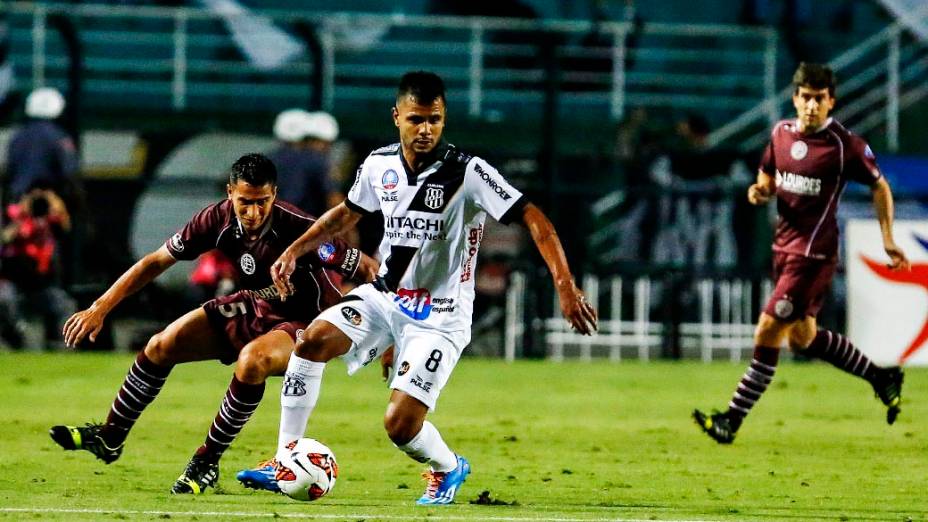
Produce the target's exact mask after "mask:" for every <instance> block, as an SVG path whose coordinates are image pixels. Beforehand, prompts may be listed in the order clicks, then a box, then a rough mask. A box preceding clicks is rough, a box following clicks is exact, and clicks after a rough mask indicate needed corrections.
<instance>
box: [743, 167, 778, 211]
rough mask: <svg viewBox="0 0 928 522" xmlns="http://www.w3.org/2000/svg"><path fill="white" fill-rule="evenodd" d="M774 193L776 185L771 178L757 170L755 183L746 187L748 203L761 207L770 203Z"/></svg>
mask: <svg viewBox="0 0 928 522" xmlns="http://www.w3.org/2000/svg"><path fill="white" fill-rule="evenodd" d="M776 191H777V185H776V182H775V180H774V179H773V176H771V175H770V174H767V173H766V172H764V171H762V170H758V171H757V182H755V183H754V184H753V185H751V186H750V187H748V201H749V202H750V203H751V204H752V205H763V204H765V203H767V202H768V201H770V198H772V197H773V195H774V194H775V193H776Z"/></svg>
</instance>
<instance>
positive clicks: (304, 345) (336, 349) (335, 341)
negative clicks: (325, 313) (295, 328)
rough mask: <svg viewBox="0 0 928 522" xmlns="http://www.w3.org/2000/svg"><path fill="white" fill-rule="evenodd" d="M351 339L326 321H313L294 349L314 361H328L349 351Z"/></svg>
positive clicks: (298, 354) (302, 356)
mask: <svg viewBox="0 0 928 522" xmlns="http://www.w3.org/2000/svg"><path fill="white" fill-rule="evenodd" d="M350 348H351V339H349V338H348V336H347V335H345V334H344V333H343V332H342V331H341V330H339V329H338V328H336V327H335V326H333V325H332V324H331V323H328V322H326V321H313V322H312V323H311V324H310V325H309V328H307V329H306V331H305V332H303V338H302V339H301V340H300V341H299V342H298V343H297V344H296V349H295V350H294V351H295V352H296V354H297V356H299V357H301V358H303V359H309V360H310V361H314V362H328V361H330V360H332V359H334V358H336V357H339V356H341V355H344V354H346V353H348V350H349V349H350Z"/></svg>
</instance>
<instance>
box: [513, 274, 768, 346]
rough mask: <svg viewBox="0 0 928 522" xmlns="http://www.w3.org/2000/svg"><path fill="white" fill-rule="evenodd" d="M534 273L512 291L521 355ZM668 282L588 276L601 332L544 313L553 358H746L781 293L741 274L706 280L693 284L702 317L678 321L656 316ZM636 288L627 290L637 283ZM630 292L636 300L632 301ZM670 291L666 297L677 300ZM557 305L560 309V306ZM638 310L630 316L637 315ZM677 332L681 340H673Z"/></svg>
mask: <svg viewBox="0 0 928 522" xmlns="http://www.w3.org/2000/svg"><path fill="white" fill-rule="evenodd" d="M525 278H526V276H525V275H524V274H522V273H519V272H515V273H513V274H512V276H511V283H510V286H509V290H508V294H507V303H509V305H510V306H508V307H507V314H506V321H505V324H506V328H505V342H504V346H505V353H504V355H505V358H506V359H507V360H510V361H511V360H513V359H515V357H516V356H517V348H518V347H519V346H521V345H522V343H523V340H524V334H525V326H524V325H525V322H524V320H523V318H522V315H521V314H522V309H521V308H520V307H519V306H518V303H524V302H525V300H526V298H527V295H526V286H525ZM661 284H662V282H661V280H660V279H653V278H651V277H648V276H643V277H628V278H623V277H612V278H609V279H606V280H601V279H600V278H599V277H596V276H591V275H588V276H586V277H584V278H583V285H582V286H583V292H584V294H585V295H586V296H587V298H588V299H589V300H590V302H591V304H592V305H593V307H594V308H596V309H597V310H599V311H600V319H599V331H598V332H597V333H596V334H595V335H592V336H586V335H581V334H579V333H577V332H575V331H573V330H572V329H571V328H570V325H569V324H568V323H567V321H566V320H565V319H564V318H563V317H561V316H560V315H559V313H557V312H555V315H554V316H552V317H548V318H544V319H543V320H542V324H543V336H544V339H545V345H546V347H547V352H546V353H547V357H548V359H550V360H553V361H562V360H564V359H566V358H568V357H573V358H577V359H579V360H581V361H590V360H593V359H594V358H601V359H607V360H610V361H613V362H619V361H621V360H623V358H625V357H627V355H625V354H626V353H632V354H633V356H636V357H637V358H638V359H639V360H642V361H647V360H651V359H653V358H655V357H657V356H661V355H665V352H666V351H667V349H668V347H670V346H672V345H674V344H676V350H677V352H678V354H679V355H682V356H684V357H691V356H694V357H698V358H699V359H700V360H702V361H703V362H711V361H713V360H714V359H715V357H716V356H717V355H718V354H719V353H721V354H723V355H725V356H727V358H728V359H729V360H731V361H734V362H737V361H741V359H742V357H743V356H744V355H745V354H747V353H750V351H751V350H753V348H754V323H755V319H756V318H757V316H758V315H759V313H760V311H761V310H762V308H763V306H764V304H765V302H766V300H767V298H768V297H769V295H770V294H771V292H772V291H773V288H772V284H771V282H770V281H769V280H767V279H763V280H761V281H752V280H748V279H741V278H734V277H730V278H725V277H720V278H702V279H696V280H693V281H692V282H691V284H692V286H693V287H694V288H693V289H694V290H695V293H696V295H697V299H696V301H697V305H696V310H695V314H690V315H689V316H687V317H681V318H678V319H679V320H678V321H675V320H674V319H669V318H655V315H654V313H653V309H654V308H655V306H654V305H655V303H654V301H655V295H657V294H658V293H659V292H658V291H657V289H656V287H657V286H660V285H661ZM629 285H630V288H631V291H626V290H625V287H626V286H629ZM629 294H630V295H629ZM627 295H629V297H630V298H631V303H624V302H623V300H624V299H627V297H626V296H627ZM673 297H674V296H667V295H664V296H662V298H673ZM553 310H555V311H557V310H560V307H559V306H558V304H557V303H555V304H554V307H553ZM629 312H630V313H629ZM672 337H675V338H672Z"/></svg>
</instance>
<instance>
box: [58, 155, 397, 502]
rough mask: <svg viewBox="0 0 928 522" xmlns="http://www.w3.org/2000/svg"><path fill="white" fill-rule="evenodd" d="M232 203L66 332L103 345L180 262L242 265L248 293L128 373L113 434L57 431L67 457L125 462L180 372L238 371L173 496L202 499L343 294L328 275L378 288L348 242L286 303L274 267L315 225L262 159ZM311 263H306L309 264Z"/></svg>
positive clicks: (155, 349) (205, 214)
mask: <svg viewBox="0 0 928 522" xmlns="http://www.w3.org/2000/svg"><path fill="white" fill-rule="evenodd" d="M227 192H228V199H226V200H224V201H222V202H220V203H216V204H213V205H210V206H208V207H206V208H205V209H203V210H201V211H200V212H199V213H197V214H196V215H195V216H194V217H193V219H191V220H190V222H189V223H187V225H186V226H184V228H183V229H181V231H180V232H178V233H177V234H175V235H174V236H173V237H171V238H170V239H168V240H167V241H166V242H165V244H164V245H163V246H162V247H161V248H159V249H158V250H156V251H154V252H152V253H150V254H148V255H147V256H145V257H144V258H142V259H141V260H140V261H138V262H137V263H136V264H135V265H133V266H132V268H130V269H129V270H128V271H126V273H124V274H123V275H122V276H121V277H120V278H119V280H117V281H116V282H115V283H114V284H113V286H111V287H110V288H109V290H107V291H106V292H105V293H104V294H103V295H102V296H101V297H100V298H99V299H97V300H96V301H95V302H94V303H93V304H92V305H91V306H90V308H88V309H86V310H83V311H81V312H78V313H76V314H74V315H73V316H72V317H71V318H70V319H68V321H67V322H66V323H65V326H64V338H65V342H66V343H67V344H68V346H75V345H76V344H78V343H79V342H81V341H82V340H83V339H84V338H85V337H88V336H89V338H90V340H91V341H93V340H95V339H96V336H97V334H98V333H99V332H100V329H101V328H102V326H103V321H104V319H105V318H106V316H107V315H108V314H109V312H110V311H111V310H112V309H113V308H114V307H115V306H116V305H117V304H119V302H120V301H122V300H123V299H124V298H125V297H126V296H128V295H130V294H132V293H134V292H136V291H138V290H139V289H141V288H142V287H143V286H145V285H146V284H148V283H149V282H150V281H152V280H153V279H155V277H157V276H158V275H159V274H161V273H162V272H164V271H165V270H167V269H168V268H170V267H171V266H172V265H174V263H176V262H177V261H179V260H191V259H196V258H197V257H198V256H199V255H200V254H203V253H204V252H207V251H209V250H213V249H217V250H219V251H220V252H222V253H223V254H225V255H226V256H227V257H228V258H229V259H232V260H234V262H235V264H236V265H237V270H238V274H237V275H238V280H239V288H240V289H239V290H238V291H237V292H235V293H233V294H231V295H228V296H225V297H219V298H216V299H213V300H211V301H208V302H206V303H205V304H204V305H203V306H201V307H200V308H197V309H195V310H193V311H191V312H188V313H187V314H185V315H183V316H181V317H180V318H179V319H177V320H175V321H174V322H173V323H171V324H170V325H168V326H167V328H165V329H164V330H162V331H161V332H159V333H157V334H155V335H154V336H152V338H151V339H150V340H149V341H148V345H147V346H146V347H145V349H144V350H142V351H141V352H140V353H139V355H138V357H137V358H136V360H135V364H133V365H132V367H131V368H130V369H129V372H128V375H127V376H126V379H125V381H124V382H123V384H122V386H121V387H120V389H119V392H118V393H117V395H116V398H115V400H114V401H113V404H112V406H111V408H110V412H109V415H108V416H107V419H106V423H105V424H87V425H86V427H73V426H54V427H53V428H52V429H51V431H50V434H51V437H52V439H54V440H55V442H57V443H58V444H59V445H60V446H61V447H63V448H64V449H67V450H86V451H89V452H91V453H93V454H94V455H96V456H97V458H99V459H101V460H103V461H104V462H106V463H107V464H109V463H110V462H113V461H115V460H116V459H118V458H119V456H120V454H121V453H122V450H123V445H124V443H125V440H126V437H127V436H128V434H129V430H130V429H132V426H133V425H134V424H135V422H136V421H137V420H138V418H139V416H140V415H141V414H142V411H143V410H144V409H145V407H146V406H148V405H149V404H150V403H151V402H152V401H153V400H154V399H155V397H156V396H157V395H158V392H159V391H160V390H161V387H162V386H163V385H164V382H165V380H166V379H167V377H168V374H169V373H170V371H171V368H173V367H174V365H176V364H181V363H186V362H192V361H203V360H210V359H218V360H219V361H221V362H223V363H224V364H231V363H235V372H234V374H233V376H232V382H231V383H230V384H229V389H228V391H227V392H226V395H225V398H224V399H223V401H222V406H221V407H220V409H219V412H218V413H217V415H216V418H215V420H214V421H213V424H212V425H211V426H210V428H209V434H208V435H207V437H206V440H205V442H204V443H203V445H202V446H200V447H199V448H198V449H197V450H196V453H195V454H194V456H193V458H192V459H191V460H190V463H189V464H187V467H186V469H185V470H184V473H183V474H182V475H181V476H180V477H179V478H178V479H177V481H176V482H175V483H174V486H173V487H172V488H171V491H172V492H173V493H193V494H198V493H200V492H202V491H203V490H204V489H206V488H207V487H209V486H214V485H215V484H216V482H217V481H218V479H219V458H220V457H221V456H222V453H223V452H224V451H225V450H226V448H228V447H229V445H230V444H231V443H232V441H233V440H234V439H235V437H236V436H237V435H238V433H239V432H240V431H241V429H242V427H243V426H244V425H245V423H246V422H247V421H248V419H249V418H250V417H251V415H252V413H253V412H254V411H255V410H256V409H257V407H258V404H259V403H260V401H261V398H262V396H263V395H264V382H265V379H267V377H268V376H270V375H280V374H283V372H284V371H285V370H286V369H287V362H288V361H289V359H290V353H291V352H293V347H294V345H295V342H296V339H297V337H298V336H299V335H300V334H301V333H302V332H301V330H302V329H303V328H305V327H306V325H307V324H308V322H309V321H311V320H312V318H313V317H315V316H316V315H317V314H318V313H319V312H320V311H321V310H324V309H326V308H327V307H328V306H330V305H332V304H334V303H335V302H337V301H338V300H339V299H340V298H341V294H340V293H339V291H338V290H337V289H336V287H335V286H334V285H333V284H332V281H331V280H330V278H329V275H328V273H327V268H331V269H334V270H336V271H338V272H340V273H342V274H345V275H346V276H348V277H353V278H356V279H358V280H360V281H370V280H372V279H373V277H374V274H375V273H376V271H377V269H378V268H379V265H378V263H377V262H376V261H374V260H372V259H371V258H368V257H366V256H363V255H362V254H361V253H360V252H359V251H358V250H357V249H354V248H349V247H347V246H346V245H345V244H344V243H343V242H341V241H338V240H331V241H329V242H327V243H324V244H323V245H322V246H321V247H320V248H319V249H318V251H317V255H314V256H307V258H305V261H303V263H302V266H300V268H299V270H298V272H299V282H298V283H297V286H298V288H299V290H298V291H297V293H296V294H295V295H294V296H293V297H291V298H289V299H287V300H286V301H282V300H281V299H280V297H279V294H278V292H277V289H276V287H275V286H274V283H273V281H272V280H271V276H270V273H271V271H270V268H271V264H272V263H274V261H275V260H276V259H277V257H278V256H280V254H281V253H282V252H283V250H284V249H285V248H286V247H287V246H288V245H289V244H290V243H291V242H293V241H294V240H295V239H296V238H298V237H299V236H300V235H301V234H302V233H303V232H305V231H306V229H307V228H309V226H310V225H311V224H312V223H313V222H314V221H315V219H314V218H312V217H310V216H309V215H307V214H305V213H303V212H302V211H300V210H298V209H297V208H296V207H294V206H292V205H290V204H288V203H284V202H282V201H276V196H277V171H276V170H275V168H274V165H273V163H271V161H270V160H268V159H267V158H266V157H264V156H262V155H260V154H248V155H245V156H242V157H241V158H239V160H238V161H236V162H235V164H233V165H232V168H231V170H230V171H229V184H228V186H227ZM301 261H302V260H301Z"/></svg>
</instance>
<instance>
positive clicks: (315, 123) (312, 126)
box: [305, 111, 338, 141]
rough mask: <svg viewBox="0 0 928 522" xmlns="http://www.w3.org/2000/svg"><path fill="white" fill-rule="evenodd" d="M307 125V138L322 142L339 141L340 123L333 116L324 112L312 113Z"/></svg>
mask: <svg viewBox="0 0 928 522" xmlns="http://www.w3.org/2000/svg"><path fill="white" fill-rule="evenodd" d="M307 123H308V124H309V125H308V126H307V128H306V134H305V137H307V138H316V139H318V140H322V141H335V140H337V139H338V122H337V121H335V118H334V117H333V116H332V115H331V114H329V113H327V112H324V111H317V112H311V113H309V119H308V121H307Z"/></svg>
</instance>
